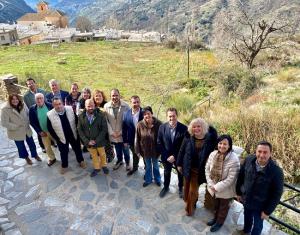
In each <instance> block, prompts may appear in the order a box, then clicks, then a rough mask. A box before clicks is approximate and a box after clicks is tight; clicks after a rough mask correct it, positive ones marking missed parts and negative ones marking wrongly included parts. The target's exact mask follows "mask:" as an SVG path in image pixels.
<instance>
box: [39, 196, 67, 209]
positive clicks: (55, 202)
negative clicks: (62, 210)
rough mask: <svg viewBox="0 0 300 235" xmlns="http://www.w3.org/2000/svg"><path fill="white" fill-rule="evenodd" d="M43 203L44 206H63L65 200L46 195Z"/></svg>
mask: <svg viewBox="0 0 300 235" xmlns="http://www.w3.org/2000/svg"><path fill="white" fill-rule="evenodd" d="M44 205H45V206H46V207H63V206H65V202H63V201H61V200H59V199H57V198H54V197H47V198H46V200H45V201H44Z"/></svg>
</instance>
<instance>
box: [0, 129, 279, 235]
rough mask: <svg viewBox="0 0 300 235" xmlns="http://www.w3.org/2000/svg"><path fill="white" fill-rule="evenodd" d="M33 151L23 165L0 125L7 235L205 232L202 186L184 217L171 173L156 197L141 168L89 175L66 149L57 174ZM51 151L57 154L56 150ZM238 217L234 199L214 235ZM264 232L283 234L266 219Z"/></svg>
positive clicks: (0, 202) (0, 187)
mask: <svg viewBox="0 0 300 235" xmlns="http://www.w3.org/2000/svg"><path fill="white" fill-rule="evenodd" d="M37 146H38V145H37ZM38 152H39V154H40V156H41V157H42V159H43V162H41V163H40V162H39V163H38V162H36V161H34V160H33V162H34V164H33V165H32V166H28V165H26V164H25V161H24V160H22V159H19V158H18V154H17V151H16V147H15V145H14V143H13V142H12V141H9V140H8V139H7V138H6V133H5V130H4V129H3V128H2V127H0V226H1V227H2V229H3V231H5V232H4V233H5V234H7V235H21V234H23V235H27V234H28V235H32V234H33V235H50V234H51V235H52V234H53V235H54V234H55V235H63V234H67V235H68V234H72V235H77V234H78V235H80V234H82V235H83V234H85V235H96V234H101V235H110V234H130V235H134V234H137V235H143V234H150V235H155V234H165V235H176V234H178V235H188V234H211V233H210V232H209V227H207V226H206V222H207V221H208V220H209V219H211V218H212V214H211V213H210V212H208V211H207V210H205V209H204V208H203V192H204V188H200V198H199V202H198V203H197V210H196V213H195V215H194V216H193V217H187V216H185V213H184V202H183V201H182V200H181V199H179V198H178V192H177V191H176V186H175V185H176V180H174V179H175V177H174V176H173V177H172V178H173V180H172V183H171V192H170V193H169V194H168V195H167V196H166V197H165V198H163V199H161V198H159V196H158V194H159V192H160V188H159V187H158V186H156V185H155V184H152V185H150V186H148V187H147V188H143V187H142V184H143V174H144V170H143V167H142V166H140V169H139V171H138V172H137V173H136V174H135V175H133V176H131V177H128V176H127V175H126V171H125V168H123V167H121V168H120V169H119V170H117V171H113V170H112V165H109V168H110V174H109V175H107V176H106V175H103V173H100V175H98V176H96V177H94V178H90V176H89V174H90V172H91V171H92V164H91V160H90V159H89V155H88V154H85V159H86V161H87V163H88V167H87V169H85V170H83V169H81V168H79V167H78V165H77V162H76V161H75V156H74V154H73V152H72V151H71V152H70V155H69V161H70V167H69V168H70V169H69V171H67V173H66V174H64V175H61V174H60V173H59V169H60V162H57V163H55V164H54V165H53V166H52V167H48V166H47V165H46V156H45V155H44V154H42V153H41V150H40V149H39V150H38ZM55 153H56V156H57V158H59V157H58V156H59V153H58V150H57V149H56V150H55ZM242 221H243V213H242V207H241V205H240V204H239V203H236V202H235V203H233V205H232V207H231V209H230V213H229V216H228V218H227V219H226V221H225V224H224V226H223V227H222V229H221V230H220V231H219V232H217V233H215V234H233V231H235V230H236V229H237V228H238V227H239V228H240V227H242ZM0 234H1V232H0ZM264 234H284V233H282V232H279V231H275V230H274V229H272V228H271V226H270V224H269V223H266V225H265V230H264Z"/></svg>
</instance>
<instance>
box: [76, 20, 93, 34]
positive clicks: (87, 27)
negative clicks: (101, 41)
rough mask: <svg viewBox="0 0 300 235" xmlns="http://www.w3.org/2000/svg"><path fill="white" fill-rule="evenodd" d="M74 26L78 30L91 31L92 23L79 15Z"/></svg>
mask: <svg viewBox="0 0 300 235" xmlns="http://www.w3.org/2000/svg"><path fill="white" fill-rule="evenodd" d="M76 28H77V29H79V30H80V32H82V33H83V32H91V31H92V23H91V21H90V20H89V19H88V18H86V17H84V16H79V17H78V18H77V20H76Z"/></svg>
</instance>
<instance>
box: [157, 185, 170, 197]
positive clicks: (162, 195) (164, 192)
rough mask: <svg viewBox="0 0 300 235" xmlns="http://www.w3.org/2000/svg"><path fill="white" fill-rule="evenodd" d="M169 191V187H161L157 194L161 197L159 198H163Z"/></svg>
mask: <svg viewBox="0 0 300 235" xmlns="http://www.w3.org/2000/svg"><path fill="white" fill-rule="evenodd" d="M168 192H169V188H165V187H164V188H163V189H162V190H161V191H160V193H159V196H160V197H161V198H163V197H164V196H166V194H167V193H168Z"/></svg>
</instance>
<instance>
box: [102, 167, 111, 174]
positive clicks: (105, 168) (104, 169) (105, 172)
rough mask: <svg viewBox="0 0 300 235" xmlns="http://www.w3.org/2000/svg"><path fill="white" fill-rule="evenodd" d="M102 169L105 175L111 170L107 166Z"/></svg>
mask: <svg viewBox="0 0 300 235" xmlns="http://www.w3.org/2000/svg"><path fill="white" fill-rule="evenodd" d="M102 170H103V173H104V174H105V175H107V174H108V173H109V170H108V168H107V167H106V166H104V167H102Z"/></svg>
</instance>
